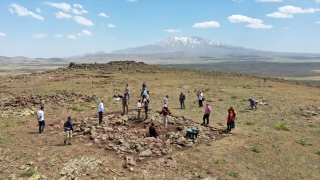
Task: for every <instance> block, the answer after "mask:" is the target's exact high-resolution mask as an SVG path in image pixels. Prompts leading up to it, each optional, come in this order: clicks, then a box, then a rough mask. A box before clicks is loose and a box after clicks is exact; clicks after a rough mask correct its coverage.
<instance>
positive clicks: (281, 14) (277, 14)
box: [267, 12, 293, 18]
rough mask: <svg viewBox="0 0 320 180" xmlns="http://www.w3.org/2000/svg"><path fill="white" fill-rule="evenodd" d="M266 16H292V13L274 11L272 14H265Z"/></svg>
mask: <svg viewBox="0 0 320 180" xmlns="http://www.w3.org/2000/svg"><path fill="white" fill-rule="evenodd" d="M267 16H268V17H274V18H292V17H293V15H292V14H285V13H281V12H274V13H272V14H267Z"/></svg>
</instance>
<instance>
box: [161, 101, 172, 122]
mask: <svg viewBox="0 0 320 180" xmlns="http://www.w3.org/2000/svg"><path fill="white" fill-rule="evenodd" d="M169 114H170V110H169V108H168V105H166V104H165V105H163V107H162V115H163V126H164V127H165V128H167V126H168V115H169Z"/></svg>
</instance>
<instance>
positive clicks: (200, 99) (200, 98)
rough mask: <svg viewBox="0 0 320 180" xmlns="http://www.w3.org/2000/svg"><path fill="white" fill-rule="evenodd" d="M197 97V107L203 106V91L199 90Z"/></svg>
mask: <svg viewBox="0 0 320 180" xmlns="http://www.w3.org/2000/svg"><path fill="white" fill-rule="evenodd" d="M198 99H199V107H203V104H202V101H203V93H202V92H201V91H199V95H198Z"/></svg>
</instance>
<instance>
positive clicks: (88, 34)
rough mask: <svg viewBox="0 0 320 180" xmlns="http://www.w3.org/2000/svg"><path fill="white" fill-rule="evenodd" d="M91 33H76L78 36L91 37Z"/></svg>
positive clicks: (83, 31)
mask: <svg viewBox="0 0 320 180" xmlns="http://www.w3.org/2000/svg"><path fill="white" fill-rule="evenodd" d="M91 35H92V34H91V32H89V31H87V30H82V31H81V33H78V36H91Z"/></svg>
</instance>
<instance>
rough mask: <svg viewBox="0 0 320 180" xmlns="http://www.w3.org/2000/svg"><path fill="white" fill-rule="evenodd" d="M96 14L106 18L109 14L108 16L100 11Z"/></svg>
mask: <svg viewBox="0 0 320 180" xmlns="http://www.w3.org/2000/svg"><path fill="white" fill-rule="evenodd" d="M98 16H101V17H106V18H108V17H109V16H108V15H106V14H105V13H100V14H99V15H98Z"/></svg>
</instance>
